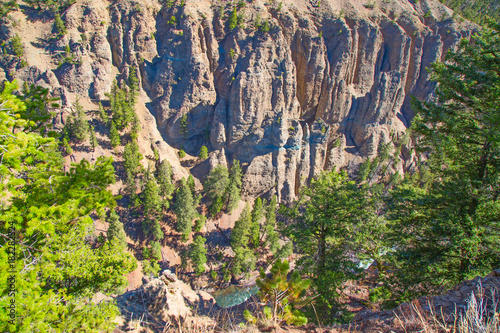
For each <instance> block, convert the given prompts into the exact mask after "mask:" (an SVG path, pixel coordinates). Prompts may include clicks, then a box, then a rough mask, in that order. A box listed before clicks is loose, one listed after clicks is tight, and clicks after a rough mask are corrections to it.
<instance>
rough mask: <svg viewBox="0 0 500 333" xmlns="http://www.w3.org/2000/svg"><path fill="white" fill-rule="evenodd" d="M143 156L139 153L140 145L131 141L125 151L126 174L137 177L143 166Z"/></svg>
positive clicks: (124, 164)
mask: <svg viewBox="0 0 500 333" xmlns="http://www.w3.org/2000/svg"><path fill="white" fill-rule="evenodd" d="M141 160H142V154H141V153H140V152H139V145H138V144H137V142H136V141H131V142H129V143H127V144H126V145H125V149H124V150H123V166H124V167H125V172H126V173H127V174H131V175H132V176H135V175H136V174H137V173H138V172H139V167H140V166H141V163H140V162H141Z"/></svg>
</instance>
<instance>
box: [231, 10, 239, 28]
mask: <svg viewBox="0 0 500 333" xmlns="http://www.w3.org/2000/svg"><path fill="white" fill-rule="evenodd" d="M237 26H238V14H237V12H236V7H234V8H233V10H232V11H231V16H229V30H233V29H234V28H236V27H237Z"/></svg>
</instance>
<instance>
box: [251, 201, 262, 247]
mask: <svg viewBox="0 0 500 333" xmlns="http://www.w3.org/2000/svg"><path fill="white" fill-rule="evenodd" d="M263 215H264V206H263V204H262V199H261V198H257V199H255V201H254V204H253V207H252V214H251V216H252V223H251V226H250V240H251V243H252V245H253V247H254V248H256V247H258V246H259V240H260V220H261V219H262V217H263Z"/></svg>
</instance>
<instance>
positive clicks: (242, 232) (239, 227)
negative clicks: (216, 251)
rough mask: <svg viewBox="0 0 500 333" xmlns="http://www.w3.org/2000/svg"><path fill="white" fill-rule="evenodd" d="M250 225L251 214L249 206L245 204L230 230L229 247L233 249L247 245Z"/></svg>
mask: <svg viewBox="0 0 500 333" xmlns="http://www.w3.org/2000/svg"><path fill="white" fill-rule="evenodd" d="M251 225H252V215H251V213H250V206H249V205H248V204H246V206H245V208H244V209H243V211H242V212H241V215H240V218H239V219H238V220H237V221H236V222H235V223H234V228H233V231H232V232H231V247H232V248H233V250H236V249H237V248H243V247H247V246H248V244H249V242H250V236H251V234H250V232H251V229H250V228H251Z"/></svg>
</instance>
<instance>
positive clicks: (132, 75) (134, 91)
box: [128, 66, 139, 106]
mask: <svg viewBox="0 0 500 333" xmlns="http://www.w3.org/2000/svg"><path fill="white" fill-rule="evenodd" d="M128 87H129V89H130V94H131V96H130V102H131V105H132V106H133V105H135V102H136V101H137V95H138V92H139V78H138V76H137V69H136V67H135V66H131V67H130V72H129V76H128Z"/></svg>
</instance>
